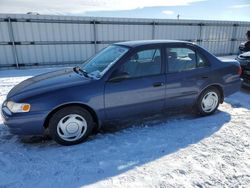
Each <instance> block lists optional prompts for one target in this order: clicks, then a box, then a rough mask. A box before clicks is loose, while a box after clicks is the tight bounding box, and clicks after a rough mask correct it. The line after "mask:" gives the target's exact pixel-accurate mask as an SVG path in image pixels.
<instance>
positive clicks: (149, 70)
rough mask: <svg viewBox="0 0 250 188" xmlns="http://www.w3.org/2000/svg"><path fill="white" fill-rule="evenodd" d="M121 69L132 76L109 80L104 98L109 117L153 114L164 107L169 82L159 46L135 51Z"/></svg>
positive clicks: (118, 117)
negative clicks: (166, 87)
mask: <svg viewBox="0 0 250 188" xmlns="http://www.w3.org/2000/svg"><path fill="white" fill-rule="evenodd" d="M119 71H122V72H126V73H128V74H129V78H127V79H124V80H122V81H119V82H109V81H107V82H106V85H105V97H104V98H105V99H104V100H105V109H106V110H105V111H106V117H107V119H109V120H110V119H121V118H127V117H136V116H137V115H140V114H144V115H146V114H153V113H157V112H160V111H161V110H162V109H163V108H164V105H165V104H164V102H165V91H166V90H165V86H166V85H165V75H164V74H163V70H162V55H161V49H160V48H151V49H144V50H139V51H137V52H135V53H134V54H133V55H131V57H130V58H129V59H128V60H127V61H126V62H125V63H124V64H122V65H121V67H120V68H119Z"/></svg>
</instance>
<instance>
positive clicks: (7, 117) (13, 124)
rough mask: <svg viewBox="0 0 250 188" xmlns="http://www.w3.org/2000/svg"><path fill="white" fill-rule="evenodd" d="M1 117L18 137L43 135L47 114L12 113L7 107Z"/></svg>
mask: <svg viewBox="0 0 250 188" xmlns="http://www.w3.org/2000/svg"><path fill="white" fill-rule="evenodd" d="M1 115H2V119H3V123H4V125H6V126H7V127H8V129H9V131H10V132H11V133H13V134H17V135H42V134H43V133H44V126H43V124H44V120H45V118H46V113H42V112H39V113H34V112H33V113H32V112H28V113H16V114H13V113H11V112H10V111H9V110H8V108H7V107H2V110H1Z"/></svg>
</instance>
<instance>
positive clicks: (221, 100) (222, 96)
mask: <svg viewBox="0 0 250 188" xmlns="http://www.w3.org/2000/svg"><path fill="white" fill-rule="evenodd" d="M211 87H215V88H216V89H218V91H219V92H220V103H223V101H224V91H223V87H222V86H221V85H220V84H211V85H208V86H206V87H204V88H203V89H202V90H201V91H200V93H199V95H198V98H199V97H200V95H201V94H202V93H203V92H204V91H205V90H207V89H208V88H211ZM198 98H197V99H198Z"/></svg>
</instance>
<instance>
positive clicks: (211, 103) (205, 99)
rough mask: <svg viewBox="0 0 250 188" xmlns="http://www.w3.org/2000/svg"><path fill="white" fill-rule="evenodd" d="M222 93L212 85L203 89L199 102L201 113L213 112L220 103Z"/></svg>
mask: <svg viewBox="0 0 250 188" xmlns="http://www.w3.org/2000/svg"><path fill="white" fill-rule="evenodd" d="M220 100H221V95H220V92H219V91H218V89H217V88H215V87H210V88H208V89H206V90H205V91H203V92H202V93H201V95H200V97H199V99H198V102H197V110H198V113H199V114H201V115H210V114H213V113H214V112H215V111H216V110H217V108H218V106H219V103H220Z"/></svg>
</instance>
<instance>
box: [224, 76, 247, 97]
mask: <svg viewBox="0 0 250 188" xmlns="http://www.w3.org/2000/svg"><path fill="white" fill-rule="evenodd" d="M242 83H243V79H238V80H235V81H233V82H230V83H228V84H226V85H225V86H224V97H227V96H229V95H232V94H234V93H236V92H237V91H239V90H240V88H241V87H242Z"/></svg>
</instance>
